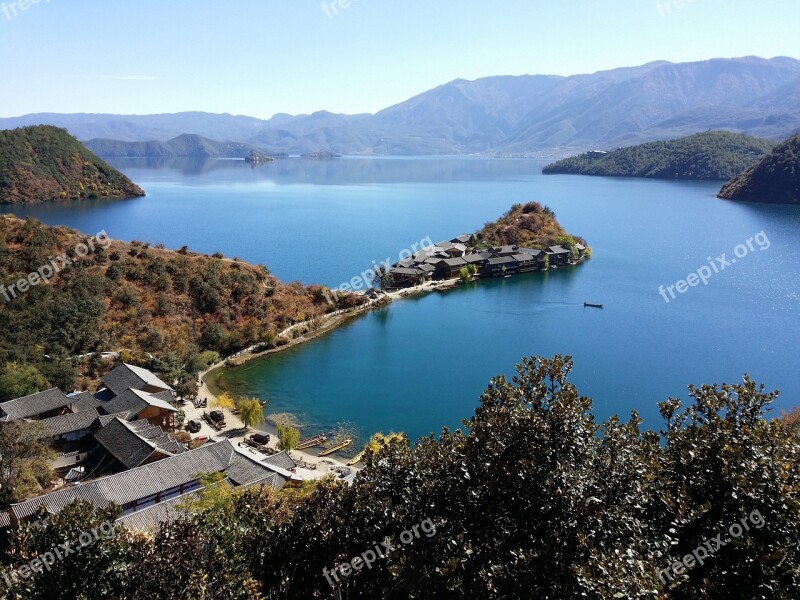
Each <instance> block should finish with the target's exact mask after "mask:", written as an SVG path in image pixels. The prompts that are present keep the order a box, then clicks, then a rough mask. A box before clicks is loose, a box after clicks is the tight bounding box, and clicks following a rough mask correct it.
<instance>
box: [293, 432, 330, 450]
mask: <svg viewBox="0 0 800 600" xmlns="http://www.w3.org/2000/svg"><path fill="white" fill-rule="evenodd" d="M326 441H328V438H327V436H326V435H325V434H324V433H320V434H319V435H314V436H312V437H310V438H306V439H304V440H300V441H299V442H297V449H298V450H305V449H306V448H313V447H314V446H321V445H322V444H324V443H325V442H326Z"/></svg>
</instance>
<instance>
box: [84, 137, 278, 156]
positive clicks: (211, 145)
mask: <svg viewBox="0 0 800 600" xmlns="http://www.w3.org/2000/svg"><path fill="white" fill-rule="evenodd" d="M84 143H85V144H86V147H87V148H89V149H90V150H91V151H92V152H94V153H95V154H97V155H99V156H128V157H137V158H138V157H148V158H149V157H165V158H172V157H194V158H245V157H247V156H249V155H250V154H251V153H252V152H257V151H258V149H257V148H255V147H254V146H251V145H249V144H240V143H236V142H218V141H215V140H210V139H208V138H204V137H202V136H199V135H191V134H184V135H179V136H177V137H175V138H173V139H171V140H168V141H166V142H161V141H148V142H123V141H120V140H109V139H100V138H98V139H93V140H89V141H88V142H84ZM261 153H262V154H266V153H265V152H264V151H263V150H262V151H261Z"/></svg>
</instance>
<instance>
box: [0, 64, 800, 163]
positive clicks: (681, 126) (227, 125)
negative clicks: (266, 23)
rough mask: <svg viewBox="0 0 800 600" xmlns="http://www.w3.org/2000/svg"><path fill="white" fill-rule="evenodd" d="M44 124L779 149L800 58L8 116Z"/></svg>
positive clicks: (387, 150)
mask: <svg viewBox="0 0 800 600" xmlns="http://www.w3.org/2000/svg"><path fill="white" fill-rule="evenodd" d="M39 123H46V124H52V125H57V126H60V127H65V128H67V129H68V130H69V131H70V132H71V133H72V134H73V135H75V136H77V137H78V138H79V139H81V140H92V141H91V142H90V145H91V146H92V147H93V148H95V149H98V150H99V149H101V148H105V147H107V148H108V151H114V152H119V151H121V150H120V149H119V147H116V146H115V145H112V144H111V143H110V142H108V141H107V140H121V141H126V142H148V141H152V140H156V141H162V142H163V141H167V140H171V141H174V140H173V138H176V137H177V136H181V135H182V134H194V135H197V136H203V137H205V138H209V139H212V140H234V141H235V142H236V143H238V144H242V145H250V146H253V147H256V148H258V149H262V150H264V149H266V150H269V151H272V152H288V153H292V154H303V153H308V152H321V151H331V152H337V153H341V154H366V155H369V154H396V155H411V154H471V153H482V154H492V153H495V154H522V155H543V154H546V155H550V156H553V155H567V154H574V153H576V152H581V151H585V150H591V149H595V148H603V149H614V148H617V147H620V146H628V145H632V144H639V143H642V142H647V141H653V140H664V139H671V138H675V137H680V136H684V135H689V134H692V133H697V132H700V131H706V130H708V129H724V130H730V131H735V132H740V133H747V134H749V135H753V136H756V137H761V138H767V139H772V140H776V141H777V140H780V139H785V138H786V137H787V136H789V135H791V134H793V133H795V132H796V131H800V61H797V60H795V59H792V58H786V57H779V58H773V59H770V60H767V59H762V58H757V57H745V58H734V59H713V60H708V61H702V62H693V63H679V64H674V63H669V62H653V63H649V64H646V65H642V66H639V67H632V68H622V69H614V70H611V71H602V72H599V73H594V74H590V75H575V76H571V77H561V76H552V75H523V76H502V77H489V78H485V79H479V80H476V81H464V80H456V81H453V82H451V83H448V84H446V85H442V86H440V87H437V88H435V89H433V90H430V91H428V92H425V93H423V94H420V95H419V96H416V97H414V98H411V99H410V100H407V101H405V102H403V103H401V104H398V105H396V106H392V107H390V108H387V109H385V110H382V111H380V112H378V113H376V114H374V115H371V114H360V115H340V114H333V113H329V112H324V111H322V112H317V113H314V114H312V115H299V116H290V115H286V114H278V115H275V116H274V117H272V118H271V119H269V120H260V119H255V118H252V117H243V116H232V115H228V114H222V115H220V114H209V113H200V112H186V113H177V114H162V115H107V114H52V113H44V114H33V115H25V116H22V117H15V118H7V119H0V127H3V128H12V127H19V126H22V125H32V124H39ZM95 138H102V139H103V141H102V142H100V141H99V140H96V139H95ZM100 144H102V146H101V145H100ZM145 150H147V147H145ZM154 151H159V150H154ZM247 154H248V152H245V153H244V154H243V155H242V156H245V155H247Z"/></svg>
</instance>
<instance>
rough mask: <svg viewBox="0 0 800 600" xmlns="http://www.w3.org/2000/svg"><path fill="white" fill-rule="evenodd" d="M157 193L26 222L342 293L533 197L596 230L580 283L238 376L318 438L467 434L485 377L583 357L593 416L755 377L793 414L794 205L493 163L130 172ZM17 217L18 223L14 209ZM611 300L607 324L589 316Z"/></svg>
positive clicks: (331, 339) (534, 288)
mask: <svg viewBox="0 0 800 600" xmlns="http://www.w3.org/2000/svg"><path fill="white" fill-rule="evenodd" d="M116 166H118V167H120V168H121V169H122V170H123V171H124V172H125V173H126V174H127V175H129V176H130V177H131V178H132V179H133V180H134V181H136V182H137V183H139V184H140V185H141V186H142V187H144V188H145V190H146V191H147V193H148V196H147V197H146V198H142V199H135V200H127V201H93V202H84V203H71V204H69V205H55V206H54V205H49V206H40V207H28V208H24V209H20V208H18V207H15V208H14V210H13V212H15V213H17V214H18V215H20V216H35V217H37V218H39V219H40V220H42V221H44V222H46V223H48V224H65V225H69V226H72V227H75V228H78V229H80V230H82V231H84V232H87V233H94V232H97V231H100V230H101V229H105V230H106V231H108V233H109V234H110V235H111V236H112V237H115V238H119V239H125V240H131V239H140V240H148V241H151V242H153V243H155V242H164V243H165V244H166V245H167V246H168V247H180V246H182V245H184V244H188V245H189V246H190V247H191V248H192V249H195V250H199V251H203V252H215V251H221V252H223V253H224V254H226V255H228V256H238V257H240V258H243V259H245V260H248V261H250V262H254V263H263V264H266V265H268V266H269V267H270V268H271V270H272V271H273V272H274V273H275V274H276V275H277V276H279V277H281V278H282V279H284V280H287V281H288V280H293V279H299V280H301V281H303V282H305V283H325V284H329V285H338V284H340V283H341V282H343V281H347V280H349V279H350V278H351V277H353V276H354V275H357V274H358V273H360V272H362V271H363V270H364V269H366V268H367V267H368V266H369V264H370V262H371V261H373V260H376V261H378V260H384V259H386V258H387V257H390V258H391V259H393V260H394V259H396V257H397V254H398V253H399V252H400V250H402V249H404V248H407V247H409V246H410V245H411V244H412V243H414V242H418V241H419V240H420V239H422V238H424V237H426V236H430V237H431V238H432V239H433V240H434V241H438V240H440V239H444V238H447V239H449V238H451V237H453V236H455V235H457V234H460V233H463V232H468V231H474V230H475V229H477V228H479V227H480V226H481V225H482V224H483V223H485V222H486V221H489V220H493V219H495V218H496V217H497V216H499V215H500V214H501V213H502V212H504V211H505V210H506V209H507V208H508V207H509V206H510V205H511V204H513V203H515V202H525V201H528V200H538V201H540V202H542V203H544V204H547V205H549V206H550V207H551V208H553V209H554V210H555V212H556V214H557V216H558V218H559V220H560V221H561V223H562V224H563V225H564V227H565V228H566V229H567V230H568V231H570V232H571V233H575V234H579V235H582V236H584V237H585V238H586V239H587V240H588V241H589V243H590V245H591V246H592V248H593V251H594V258H593V259H592V260H591V261H589V262H587V263H586V264H584V265H581V266H579V267H577V268H574V269H569V270H562V271H552V272H550V273H547V274H530V275H525V276H520V277H515V278H510V279H503V280H495V281H489V282H483V283H481V284H477V285H473V286H469V287H467V288H462V289H458V290H455V291H452V292H449V293H445V294H434V295H429V296H426V297H423V298H419V299H414V300H404V301H400V302H396V303H394V304H393V305H392V306H391V307H389V308H388V309H385V310H382V311H380V312H374V313H371V314H369V315H367V316H365V317H362V318H359V319H356V320H354V321H352V322H351V323H350V324H348V325H347V326H345V327H343V328H341V329H338V330H336V331H334V332H332V333H330V334H327V335H325V336H323V337H322V338H320V339H318V340H317V341H314V342H312V343H310V344H307V345H305V346H303V347H300V348H298V349H294V350H290V351H287V352H284V353H281V354H278V355H276V356H273V357H271V358H269V359H267V360H262V361H258V362H254V363H251V364H250V365H247V366H245V367H242V368H240V369H236V370H233V371H229V372H228V373H226V374H225V376H224V382H225V384H226V385H227V386H228V387H230V388H231V389H232V390H233V391H234V392H236V393H241V394H253V395H258V396H260V397H263V398H268V399H269V400H270V411H287V412H292V413H295V414H297V415H298V416H299V417H300V418H301V420H302V421H303V423H304V426H305V431H307V432H309V433H311V432H317V431H322V430H331V429H333V428H334V427H337V426H339V425H343V426H346V427H347V428H349V429H351V430H353V431H354V432H355V433H357V434H358V435H360V436H368V435H370V434H371V433H373V432H375V431H379V430H380V431H389V430H395V431H405V432H406V433H408V434H409V435H410V436H411V437H412V438H415V437H417V436H420V435H426V434H428V433H430V432H438V431H439V430H440V428H441V427H442V426H444V425H447V426H451V427H453V426H458V425H459V422H460V419H462V418H467V417H469V416H470V415H471V414H472V411H473V410H474V408H475V406H476V404H477V401H478V398H479V396H480V393H481V391H482V390H483V389H484V388H485V387H486V385H487V383H488V381H489V379H490V378H491V377H492V376H494V375H496V374H498V373H506V374H511V373H512V372H513V365H514V364H515V362H518V361H519V358H520V357H521V356H526V355H539V354H541V355H553V354H556V353H563V354H570V355H572V356H573V357H574V358H575V363H576V364H575V369H574V371H573V376H572V380H573V382H574V383H575V384H576V385H577V386H578V388H579V390H580V391H581V393H583V394H585V395H588V396H591V397H592V398H594V400H595V408H596V412H597V415H598V418H601V419H604V418H607V417H608V416H609V415H611V414H615V413H617V414H620V415H622V416H626V415H627V414H629V412H630V411H631V410H634V409H635V410H637V411H639V412H640V413H641V415H642V416H643V418H644V419H645V425H646V426H649V427H655V428H657V427H659V426H660V421H659V418H658V412H657V408H656V402H658V401H660V400H663V399H665V398H666V397H668V396H670V395H673V396H681V397H684V398H685V397H686V391H685V388H686V385H687V384H689V383H696V384H700V383H715V382H718V383H721V382H723V381H729V382H732V381H737V380H739V379H740V378H741V376H742V374H743V373H745V372H747V373H749V374H750V375H751V376H753V377H754V378H756V379H757V380H758V381H760V382H763V383H764V384H766V385H767V387H768V388H770V389H780V390H781V391H782V396H781V398H780V399H779V401H778V403H777V405H776V406H777V409H776V410H777V411H780V410H783V409H788V408H790V407H792V406H797V405H798V404H800V399H799V398H800V375H798V367H799V366H800V359H798V339H800V316H798V312H797V311H798V308H800V302H799V300H800V283H798V282H800V260H798V259H799V258H800V208H799V207H787V206H765V205H754V204H734V203H730V202H725V201H721V200H718V199H716V198H715V197H714V194H715V192H716V191H717V190H718V188H719V187H720V184H719V183H697V182H691V183H690V182H664V181H648V180H637V179H613V178H589V177H580V176H566V175H565V176H562V175H551V176H547V177H545V176H543V175H541V173H540V170H541V166H542V163H538V162H534V161H525V160H489V159H472V158H470V159H359V158H352V159H341V160H335V161H324V162H322V161H306V160H302V159H287V160H281V161H277V162H275V163H272V164H268V165H263V166H260V167H258V168H255V169H252V168H250V167H249V166H248V165H246V164H245V163H243V162H236V161H209V162H206V163H201V164H198V163H191V162H183V163H181V162H171V163H163V162H155V163H150V164H148V163H147V162H146V161H137V160H125V161H118V162H117V163H116ZM4 211H5V212H12V211H10V210H9V209H8V208H5V209H4ZM762 231H763V232H764V234H765V235H766V237H767V238H768V240H769V248H767V249H765V250H760V249H758V247H757V246H756V250H755V252H752V253H750V254H749V255H748V256H746V257H743V258H741V259H739V260H738V261H737V262H736V263H735V264H732V265H731V266H730V267H728V268H726V269H725V270H724V271H722V272H721V273H719V274H716V275H714V276H713V278H712V279H711V280H710V281H709V283H708V285H707V286H702V285H701V286H700V287H696V288H691V289H690V290H689V291H688V292H687V293H685V294H683V295H680V296H679V297H678V298H677V299H676V300H673V301H671V302H670V303H666V302H664V300H663V298H662V297H661V296H659V294H658V287H659V286H660V285H665V286H667V285H671V284H674V283H675V282H676V281H677V280H679V279H683V278H685V277H686V275H687V274H689V273H691V272H693V271H695V270H697V269H698V268H699V267H701V266H703V265H704V264H706V263H707V257H712V258H713V257H716V256H718V255H721V254H722V253H726V254H727V257H728V258H729V259H730V258H731V257H732V256H733V250H734V247H735V246H736V245H737V244H740V243H744V242H745V241H746V240H747V239H748V238H750V237H753V236H755V235H756V234H757V233H759V232H762ZM584 301H589V302H600V303H603V304H605V306H606V308H605V310H602V311H600V310H595V309H584V308H583V302H584Z"/></svg>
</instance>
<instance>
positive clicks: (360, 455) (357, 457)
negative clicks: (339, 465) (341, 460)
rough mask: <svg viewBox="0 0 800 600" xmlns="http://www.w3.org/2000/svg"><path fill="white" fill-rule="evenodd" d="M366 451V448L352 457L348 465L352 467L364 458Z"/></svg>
mask: <svg viewBox="0 0 800 600" xmlns="http://www.w3.org/2000/svg"><path fill="white" fill-rule="evenodd" d="M365 452H366V450H362V451H361V452H359V453H358V454H356V455H355V456H354V457H353V458H351V459H350V460H349V461H347V466H348V467H352V466H353V465H354V464H356V463H360V462H361V459H362V458H364V453H365Z"/></svg>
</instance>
